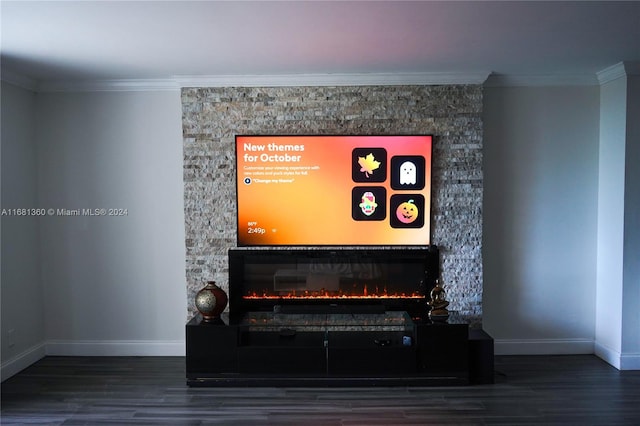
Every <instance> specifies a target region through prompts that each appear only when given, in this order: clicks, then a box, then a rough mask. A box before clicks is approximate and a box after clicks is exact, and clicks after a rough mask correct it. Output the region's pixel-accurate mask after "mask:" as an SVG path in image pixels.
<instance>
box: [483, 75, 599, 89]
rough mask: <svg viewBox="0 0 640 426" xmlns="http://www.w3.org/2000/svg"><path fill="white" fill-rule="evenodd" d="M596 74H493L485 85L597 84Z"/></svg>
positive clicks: (550, 85)
mask: <svg viewBox="0 0 640 426" xmlns="http://www.w3.org/2000/svg"><path fill="white" fill-rule="evenodd" d="M597 85H598V79H597V78H596V76H595V75H594V74H574V75H570V74H551V75H504V74H492V75H490V76H489V78H487V81H486V82H485V84H484V86H485V87H544V86H549V87H554V86H597Z"/></svg>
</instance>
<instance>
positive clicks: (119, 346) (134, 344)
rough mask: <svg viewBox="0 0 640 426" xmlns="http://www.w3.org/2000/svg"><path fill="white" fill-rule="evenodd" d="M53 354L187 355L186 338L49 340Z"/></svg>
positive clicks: (49, 351)
mask: <svg viewBox="0 0 640 426" xmlns="http://www.w3.org/2000/svg"><path fill="white" fill-rule="evenodd" d="M46 354H47V355H52V356H185V342H184V340H175V341H155V340H84V341H82V340H81V341H75V340H49V341H47V343H46Z"/></svg>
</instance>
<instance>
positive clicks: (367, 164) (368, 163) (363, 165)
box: [358, 153, 380, 177]
mask: <svg viewBox="0 0 640 426" xmlns="http://www.w3.org/2000/svg"><path fill="white" fill-rule="evenodd" d="M358 164H359V165H360V171H361V172H364V175H365V176H366V177H369V174H373V171H374V170H376V169H377V168H378V167H380V162H379V161H377V160H376V159H375V157H374V156H373V154H371V153H370V154H368V155H367V156H366V157H358Z"/></svg>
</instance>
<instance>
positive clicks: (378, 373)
mask: <svg viewBox="0 0 640 426" xmlns="http://www.w3.org/2000/svg"><path fill="white" fill-rule="evenodd" d="M307 312H308V311H307ZM369 314H370V313H369V312H367V313H364V314H363V315H369ZM396 314H398V313H394V315H392V318H390V323H391V324H392V325H391V326H390V327H389V326H386V325H385V326H384V327H381V326H374V327H372V328H367V326H366V324H364V323H363V325H362V326H346V327H347V328H349V327H352V328H351V329H344V327H345V326H344V325H340V326H327V325H326V324H325V325H324V326H322V327H316V326H315V325H311V326H309V325H308V324H306V325H304V326H298V327H296V326H292V327H289V326H287V327H280V326H279V325H277V326H276V327H273V328H269V327H266V328H265V327H264V326H263V324H261V325H260V326H258V327H255V326H253V325H250V326H247V325H246V323H244V324H243V323H235V322H232V323H229V320H228V318H225V319H224V320H222V321H220V322H218V323H216V324H211V323H205V322H203V321H202V318H201V317H200V316H199V315H198V316H196V317H194V318H192V319H191V320H190V321H189V322H188V323H187V325H186V338H187V342H186V343H187V348H186V349H187V357H186V372H187V385H189V386H442V385H465V384H469V383H472V384H484V383H493V339H491V337H490V336H489V335H487V334H486V333H484V332H483V331H482V330H469V327H468V325H466V324H447V323H435V324H434V323H431V322H430V321H428V320H427V321H422V320H420V319H411V320H409V322H410V324H409V326H408V327H405V326H404V325H403V326H400V328H398V326H397V325H396V321H397V315H396ZM310 315H311V316H314V315H317V313H311V314H310ZM353 315H357V314H353ZM372 315H378V314H377V313H376V314H372ZM403 315H406V314H403ZM289 317H292V318H296V317H295V314H294V315H291V316H288V315H287V316H286V317H285V318H289ZM256 318H258V319H259V318H260V317H256ZM256 318H253V319H252V322H251V324H256V322H259V321H257V319H256ZM365 323H366V321H365ZM405 325H406V324H405Z"/></svg>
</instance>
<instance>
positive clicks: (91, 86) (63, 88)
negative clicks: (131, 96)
mask: <svg viewBox="0 0 640 426" xmlns="http://www.w3.org/2000/svg"><path fill="white" fill-rule="evenodd" d="M175 90H180V86H179V85H178V84H177V83H176V81H175V80H174V79H145V80H142V79H140V80H138V79H129V80H77V81H76V80H65V81H53V80H49V81H42V82H40V83H39V84H38V91H39V92H147V91H175Z"/></svg>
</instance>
